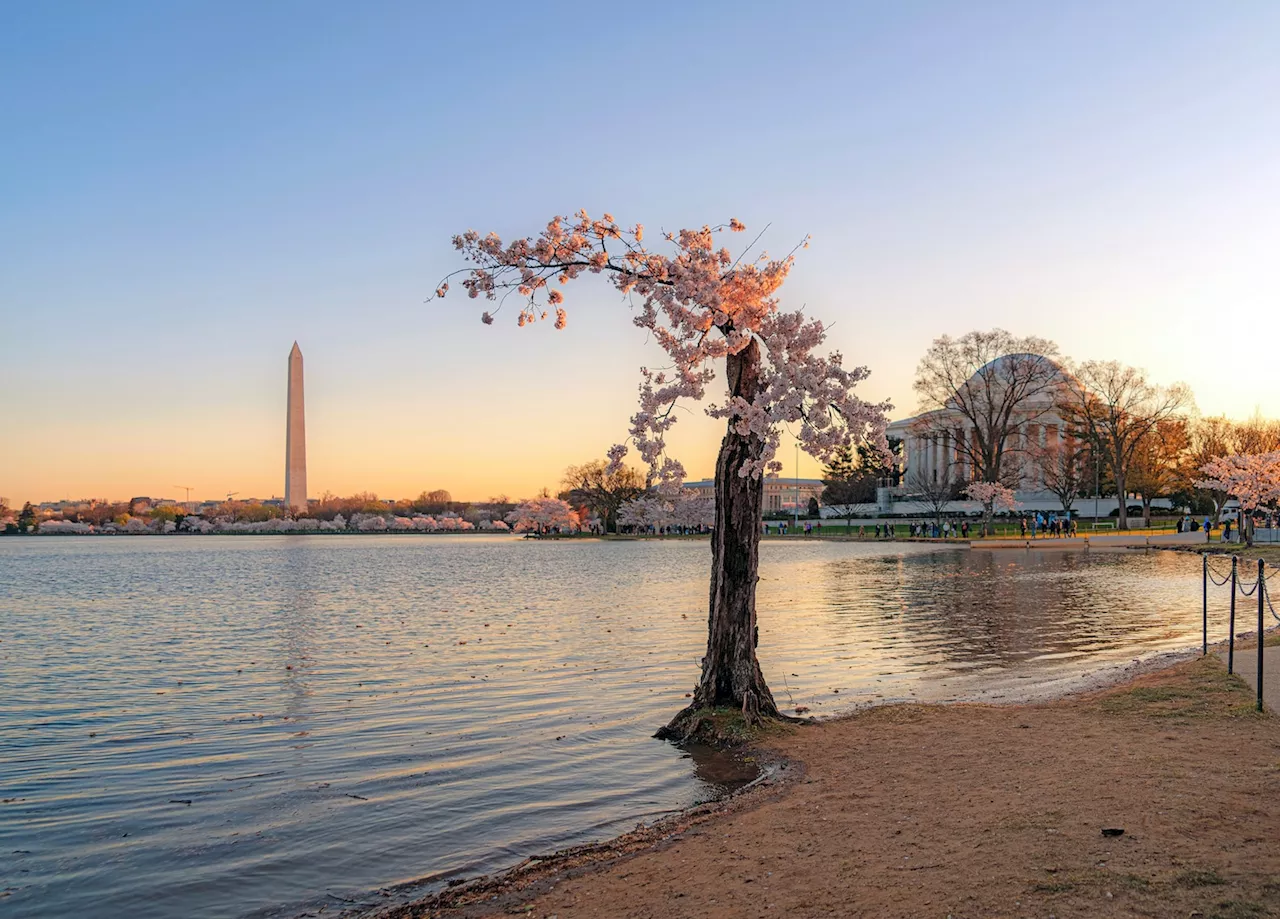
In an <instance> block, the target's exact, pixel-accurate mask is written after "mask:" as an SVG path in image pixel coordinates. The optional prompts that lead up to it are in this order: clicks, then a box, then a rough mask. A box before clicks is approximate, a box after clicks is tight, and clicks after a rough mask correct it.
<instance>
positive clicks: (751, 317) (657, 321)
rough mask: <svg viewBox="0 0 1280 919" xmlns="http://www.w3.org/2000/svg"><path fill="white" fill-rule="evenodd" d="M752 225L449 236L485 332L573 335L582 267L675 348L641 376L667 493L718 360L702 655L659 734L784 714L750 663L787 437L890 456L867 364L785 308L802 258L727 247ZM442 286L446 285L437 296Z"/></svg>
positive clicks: (585, 227)
mask: <svg viewBox="0 0 1280 919" xmlns="http://www.w3.org/2000/svg"><path fill="white" fill-rule="evenodd" d="M744 229H745V227H744V226H743V225H742V224H741V223H740V222H739V221H737V220H731V221H729V223H728V224H726V225H721V226H714V227H713V226H704V227H701V228H700V229H686V230H680V231H678V232H670V233H662V234H661V236H660V239H661V243H660V250H661V251H659V250H656V249H650V248H648V246H647V245H646V244H645V242H644V239H645V234H644V227H643V226H641V225H640V224H635V225H634V226H631V227H623V226H621V225H619V224H618V223H617V222H616V221H615V220H614V219H613V217H612V215H610V214H605V215H604V216H603V217H602V218H600V219H593V218H591V217H589V216H588V215H587V213H586V212H585V211H579V212H578V214H577V215H575V216H574V217H554V218H552V220H551V221H550V222H549V223H548V224H547V225H546V227H545V229H543V230H542V232H541V233H540V234H538V235H537V236H536V237H528V238H523V239H516V240H513V241H511V242H507V243H504V242H503V241H502V239H501V238H500V237H499V236H498V235H497V234H494V233H490V234H488V235H481V234H480V233H478V232H476V231H474V230H468V231H467V232H465V233H462V234H460V235H458V236H455V237H454V240H453V244H454V247H455V248H456V249H457V250H458V251H460V252H461V253H462V254H463V256H464V257H465V258H466V259H467V260H468V261H470V262H471V263H472V266H473V267H470V268H465V269H461V270H460V271H458V272H455V273H454V275H458V274H461V275H463V276H464V277H463V280H462V282H461V283H462V288H463V289H464V290H465V291H466V292H467V294H468V296H470V297H472V298H484V299H486V300H489V301H493V302H496V303H497V307H496V308H495V309H494V310H492V311H486V312H484V313H483V315H482V316H481V320H482V321H483V322H485V323H486V324H490V323H492V322H494V320H495V317H496V314H499V313H500V312H501V310H502V309H503V306H504V304H505V303H506V302H507V301H508V300H513V305H514V307H515V309H516V311H517V312H516V316H515V321H516V323H517V324H518V325H520V326H522V327H523V326H528V325H530V324H537V323H539V322H542V321H544V320H548V319H549V318H550V317H551V316H552V315H554V324H555V327H556V328H558V329H563V328H565V327H566V326H567V325H568V321H569V314H568V308H567V307H566V305H565V304H566V300H565V296H564V293H563V292H562V290H561V288H562V287H563V286H565V285H567V284H568V283H569V282H570V281H573V280H575V279H577V278H579V277H581V276H582V275H583V274H584V273H585V274H598V275H602V276H604V277H605V278H607V279H608V281H609V283H610V284H612V285H613V287H614V288H615V289H616V290H617V291H618V292H619V293H620V294H621V295H622V296H623V297H624V298H626V300H627V301H628V302H630V303H631V305H632V306H633V308H634V313H635V315H634V319H633V322H634V323H635V325H637V326H638V327H640V328H641V329H644V330H645V331H646V332H647V333H648V334H649V335H650V336H651V337H652V338H653V340H654V341H656V342H657V343H658V345H659V346H660V347H661V348H662V350H663V351H664V352H665V353H666V358H667V363H668V367H667V369H662V370H655V369H651V368H644V367H642V368H641V369H640V405H639V408H638V410H637V411H636V413H635V414H634V415H632V416H631V428H630V443H631V445H634V447H635V448H636V450H637V451H638V452H639V454H640V456H641V458H642V459H643V460H644V461H645V462H646V463H647V464H648V466H649V468H650V470H651V471H652V473H653V475H654V477H655V478H656V479H657V480H658V481H659V482H660V483H661V484H662V485H664V486H665V487H667V488H669V489H672V490H674V489H675V488H676V487H678V485H679V484H680V482H681V481H682V480H683V478H684V469H683V467H681V465H680V463H679V462H678V461H677V460H676V459H675V458H673V457H671V456H668V455H667V450H666V446H667V444H666V437H667V433H668V432H669V431H670V430H671V427H672V425H674V424H675V423H676V418H677V416H676V415H675V414H674V409H675V407H676V406H677V404H679V403H680V402H682V401H702V400H703V399H704V398H705V397H706V394H707V387H708V386H709V385H710V384H711V383H712V382H713V381H714V380H715V378H716V370H717V369H718V366H719V362H720V361H723V362H724V379H725V384H726V385H725V388H724V390H723V392H722V394H721V397H720V398H719V399H718V400H717V401H715V402H713V403H711V404H710V405H708V406H707V409H706V411H707V413H708V414H709V415H711V417H713V418H718V419H722V420H723V421H724V422H725V427H726V430H725V435H724V440H723V441H722V442H721V445H720V454H719V457H718V459H717V461H716V475H715V481H716V489H715V529H714V534H713V536H712V540H711V555H712V557H711V598H710V615H709V621H708V635H707V652H706V655H705V656H704V657H703V660H702V676H701V679H700V680H699V682H698V686H697V689H696V691H695V692H694V693H693V701H692V703H691V704H690V705H689V706H688V707H687V708H686V709H685V710H684V711H682V712H681V713H680V714H678V715H677V716H676V717H675V718H674V719H673V720H672V722H671V723H670V724H668V725H667V726H666V727H665V728H663V729H662V730H661V731H659V736H664V737H672V738H686V737H689V736H691V735H693V734H694V733H697V732H698V730H699V728H700V727H703V726H704V725H705V723H706V719H704V717H703V715H704V714H705V713H706V712H707V710H708V709H713V708H717V707H723V706H733V707H734V708H737V709H741V710H742V712H743V715H744V716H745V717H746V719H747V720H748V721H749V722H751V721H755V720H757V718H758V717H759V716H761V715H763V716H766V717H779V716H780V715H781V713H780V712H779V711H778V708H777V705H776V704H775V702H774V699H773V696H772V694H771V693H770V692H769V687H768V686H767V684H766V683H765V680H764V676H763V675H762V673H761V671H760V665H759V662H758V661H757V659H756V639H757V634H758V631H757V629H756V602H755V597H756V580H757V570H758V566H759V541H760V525H761V519H762V517H761V513H762V506H763V496H764V483H763V476H764V474H765V473H766V472H770V471H776V470H778V469H780V468H781V464H779V463H777V462H776V461H775V459H774V456H775V454H776V452H777V449H778V443H779V438H780V436H781V432H782V430H783V429H784V428H785V429H788V430H790V431H791V432H792V433H793V434H794V435H795V436H796V437H797V439H798V440H799V441H800V443H801V445H802V446H803V447H804V449H805V450H806V451H807V452H808V453H810V454H811V455H812V456H814V457H816V458H817V459H819V460H821V461H824V462H825V461H828V460H830V459H832V458H834V457H835V455H836V454H837V453H838V452H839V451H840V450H841V449H842V448H845V447H849V446H851V445H856V444H860V443H866V442H870V443H872V444H874V445H875V446H876V447H878V448H879V449H881V450H885V449H886V446H885V438H884V427H885V421H886V418H885V413H886V411H887V410H888V409H889V407H890V406H889V405H888V404H887V403H882V404H871V403H868V402H865V401H863V400H862V399H860V398H858V397H857V396H856V395H855V394H854V387H855V386H856V385H857V384H858V383H859V382H861V381H862V380H864V379H865V378H866V377H867V375H868V371H867V369H866V368H865V367H855V368H852V369H847V368H845V367H844V365H843V360H842V358H841V356H840V354H838V353H832V354H827V355H822V354H820V353H818V351H817V349H818V348H819V347H820V346H821V345H822V343H823V340H824V338H825V331H824V328H823V325H822V323H821V322H819V321H818V320H816V319H809V318H807V317H806V316H805V315H804V314H803V313H802V312H800V311H794V312H784V311H783V310H781V309H779V306H778V301H777V299H776V297H775V295H776V294H777V291H778V289H779V288H780V287H781V286H782V283H783V281H784V280H785V279H786V277H787V275H788V273H789V272H790V271H791V268H792V265H793V263H794V252H793V253H792V254H789V255H787V256H786V257H784V258H780V259H777V258H770V257H768V256H767V255H766V254H763V253H762V254H760V255H759V256H757V257H754V258H750V257H747V256H746V254H745V253H740V254H739V255H737V256H735V255H734V254H733V253H732V252H731V251H730V250H729V248H728V247H727V246H725V245H723V244H722V242H721V241H720V240H721V238H722V237H723V236H724V235H725V234H728V233H737V232H741V231H742V230H744ZM753 245H754V244H753ZM805 245H807V243H805ZM454 275H451V276H450V277H453V276H454ZM448 291H449V278H446V279H445V281H444V282H443V283H441V285H440V286H439V287H438V288H437V290H436V295H437V296H441V297H442V296H445V295H446V294H447V293H448ZM628 449H629V447H628V445H627V444H619V445H617V446H615V447H613V448H612V449H611V450H610V451H609V458H610V460H611V463H612V464H613V466H614V467H616V466H618V465H620V464H621V463H622V460H623V457H624V456H625V455H626V453H627V451H628Z"/></svg>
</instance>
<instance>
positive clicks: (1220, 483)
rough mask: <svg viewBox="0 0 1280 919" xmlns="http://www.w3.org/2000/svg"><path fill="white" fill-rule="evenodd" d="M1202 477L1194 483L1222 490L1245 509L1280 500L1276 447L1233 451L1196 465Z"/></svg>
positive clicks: (1279, 469)
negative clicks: (1253, 451)
mask: <svg viewBox="0 0 1280 919" xmlns="http://www.w3.org/2000/svg"><path fill="white" fill-rule="evenodd" d="M1200 471H1201V472H1202V473H1203V474H1204V476H1205V478H1204V479H1202V480H1200V481H1197V482H1196V483H1195V484H1196V487H1198V488H1207V489H1211V490H1213V491H1221V492H1225V493H1226V494H1228V495H1231V496H1232V497H1233V498H1235V499H1236V500H1237V501H1239V502H1240V507H1241V508H1243V509H1244V510H1245V511H1253V510H1257V509H1258V508H1260V507H1270V506H1271V505H1273V504H1275V503H1276V502H1278V501H1280V450H1276V451H1272V452H1270V453H1233V454H1231V455H1229V456H1222V457H1218V458H1217V459H1214V460H1210V461H1209V462H1207V463H1205V464H1204V465H1203V466H1201V467H1200Z"/></svg>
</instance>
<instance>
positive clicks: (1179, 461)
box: [1127, 417, 1197, 527]
mask: <svg viewBox="0 0 1280 919" xmlns="http://www.w3.org/2000/svg"><path fill="white" fill-rule="evenodd" d="M1189 427H1190V422H1189V421H1188V420H1187V419H1186V418H1178V417H1175V418H1169V419H1166V420H1164V421H1160V422H1157V423H1156V425H1155V427H1153V428H1152V429H1151V430H1150V431H1148V432H1147V434H1146V436H1144V437H1143V438H1142V439H1141V440H1140V441H1139V442H1138V449H1137V450H1135V451H1134V454H1133V461H1132V462H1131V463H1130V464H1129V472H1128V482H1127V484H1128V487H1129V489H1130V490H1131V491H1133V492H1135V493H1137V495H1138V496H1139V497H1140V498H1141V499H1142V525H1143V526H1144V527H1149V526H1151V502H1152V501H1153V500H1155V499H1156V498H1164V497H1167V496H1169V495H1171V494H1173V493H1174V492H1176V491H1178V490H1179V489H1180V488H1182V487H1183V486H1184V485H1189V484H1190V482H1191V480H1192V479H1193V478H1196V477H1197V476H1196V475H1195V474H1193V473H1192V472H1191V470H1190V468H1189V467H1188V464H1187V452H1188V451H1187V432H1188V428H1189Z"/></svg>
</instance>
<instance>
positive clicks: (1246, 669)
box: [1218, 645, 1280, 713]
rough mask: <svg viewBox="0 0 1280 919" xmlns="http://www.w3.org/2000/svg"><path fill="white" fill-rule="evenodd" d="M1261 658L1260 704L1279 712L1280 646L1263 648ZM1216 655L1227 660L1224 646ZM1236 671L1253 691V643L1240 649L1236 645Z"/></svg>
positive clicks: (1255, 672) (1255, 651) (1255, 658)
mask: <svg viewBox="0 0 1280 919" xmlns="http://www.w3.org/2000/svg"><path fill="white" fill-rule="evenodd" d="M1262 651H1263V655H1264V656H1263V660H1262V705H1263V707H1264V708H1265V709H1266V710H1267V711H1269V712H1276V713H1280V647H1278V646H1271V647H1267V648H1263V649H1262ZM1218 657H1220V658H1222V662H1223V663H1224V664H1225V663H1226V662H1227V652H1226V649H1225V648H1224V649H1223V650H1221V651H1219V652H1218ZM1235 664H1236V667H1235V670H1236V673H1238V674H1240V676H1241V677H1242V678H1243V679H1244V681H1245V682H1246V683H1248V684H1249V685H1250V686H1252V687H1253V689H1254V692H1257V690H1258V648H1257V646H1256V645H1255V646H1254V647H1252V648H1244V649H1241V648H1240V646H1239V645H1236V660H1235Z"/></svg>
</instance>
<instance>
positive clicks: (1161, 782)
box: [398, 656, 1280, 919]
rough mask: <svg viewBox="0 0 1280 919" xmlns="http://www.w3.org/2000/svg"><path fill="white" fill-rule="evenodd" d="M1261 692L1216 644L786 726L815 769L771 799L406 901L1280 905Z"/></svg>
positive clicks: (1247, 912) (856, 908) (759, 908)
mask: <svg viewBox="0 0 1280 919" xmlns="http://www.w3.org/2000/svg"><path fill="white" fill-rule="evenodd" d="M1251 703H1252V695H1251V693H1250V692H1249V690H1248V689H1247V688H1246V687H1245V686H1244V685H1243V684H1242V683H1241V682H1239V681H1238V680H1236V679H1234V678H1230V677H1228V676H1227V675H1226V672H1225V668H1223V666H1222V665H1221V664H1220V662H1219V661H1218V660H1217V659H1216V658H1214V657H1212V656H1211V657H1209V658H1206V659H1204V660H1196V661H1192V662H1189V663H1185V664H1179V665H1177V666H1175V667H1172V668H1169V669H1168V670H1164V671H1161V672H1158V673H1155V674H1149V675H1146V676H1143V677H1140V678H1138V679H1137V680H1136V681H1134V682H1133V683H1130V684H1128V685H1126V686H1124V687H1121V688H1118V689H1114V690H1110V691H1107V692H1103V693H1097V694H1095V695H1093V696H1088V697H1078V698H1075V699H1071V700H1067V701H1061V702H1055V703H1051V704H1046V705H1036V706H1007V707H988V706H947V707H942V706H937V707H925V706H892V707H888V708H882V709H876V710H872V711H868V712H864V713H862V714H859V715H856V716H854V717H850V718H848V719H844V720H839V721H833V722H828V723H825V724H822V725H819V726H815V727H806V728H796V729H791V730H789V731H787V732H786V733H785V734H783V735H781V736H779V737H776V738H774V739H773V740H772V741H771V742H770V746H772V747H774V748H776V749H777V750H778V751H780V752H781V753H782V754H783V755H785V756H788V757H791V758H793V759H795V760H798V761H800V762H802V763H804V764H805V765H806V768H807V772H806V774H805V775H804V777H802V778H801V779H799V780H798V781H797V782H795V783H794V784H793V785H792V786H790V787H789V788H787V789H786V790H784V791H783V792H782V793H780V794H775V795H773V797H772V799H767V798H766V800H764V801H763V803H760V804H758V805H756V806H752V807H749V808H747V809H744V810H740V811H739V812H733V811H732V809H731V811H730V812H729V813H727V814H726V815H724V816H720V817H715V818H712V819H711V820H710V821H707V822H703V823H701V824H697V825H695V826H692V827H690V828H687V829H685V830H683V831H679V830H677V831H676V832H675V833H674V834H673V835H671V836H669V837H668V838H666V839H664V840H660V841H658V842H657V843H655V844H649V843H646V845H645V846H644V847H643V848H642V850H641V851H640V852H638V853H637V854H631V855H626V856H623V857H615V858H613V859H611V860H608V861H606V862H604V863H603V864H601V865H598V866H596V867H594V868H592V869H589V870H586V871H585V872H584V871H582V869H578V873H577V874H576V876H575V873H574V872H573V871H570V870H568V866H567V865H566V870H564V871H558V870H554V868H553V870H551V871H548V872H547V873H546V875H545V876H544V877H543V878H542V879H541V880H536V881H529V882H526V883H524V884H523V885H519V884H518V885H516V889H507V890H500V891H498V892H487V893H485V894H483V895H477V897H476V901H473V902H472V903H471V904H470V905H468V906H464V907H463V908H461V909H441V908H440V907H441V906H442V903H441V902H440V901H437V902H436V903H433V904H430V905H426V904H423V905H420V906H419V907H417V908H414V909H408V910H402V911H398V913H399V915H401V916H428V915H430V916H459V917H461V916H468V917H470V916H488V915H494V916H497V915H510V914H520V915H527V916H540V917H547V916H557V917H559V919H574V917H610V919H614V917H635V919H640V917H658V916H706V917H726V919H728V917H734V919H737V917H755V916H761V917H764V916H788V917H808V916H866V917H872V916H875V917H881V916H903V917H906V916H911V917H915V916H937V917H940V919H941V917H947V916H951V917H955V919H962V917H963V919H969V917H988V916H1011V917H1013V916H1019V917H1021V916H1039V917H1048V916H1059V917H1062V916H1178V917H1195V916H1202V917H1206V919H1209V917H1218V919H1250V917H1256V916H1270V915H1280V719H1278V718H1277V717H1276V716H1274V715H1271V714H1268V715H1257V714H1254V713H1253V712H1252V710H1251ZM1104 828H1105V829H1123V830H1124V833H1123V835H1119V836H1106V835H1103V830H1104ZM446 901H447V898H446ZM444 905H447V903H446V904H444Z"/></svg>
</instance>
